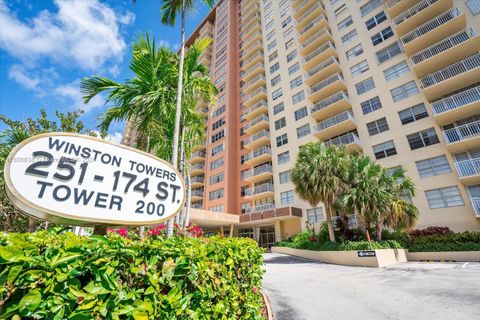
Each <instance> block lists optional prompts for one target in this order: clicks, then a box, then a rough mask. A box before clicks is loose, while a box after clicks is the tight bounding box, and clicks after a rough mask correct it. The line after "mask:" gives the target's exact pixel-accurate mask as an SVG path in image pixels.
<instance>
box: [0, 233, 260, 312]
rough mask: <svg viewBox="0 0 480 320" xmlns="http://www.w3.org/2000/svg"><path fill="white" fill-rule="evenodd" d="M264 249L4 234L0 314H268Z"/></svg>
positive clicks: (212, 241)
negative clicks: (263, 282)
mask: <svg viewBox="0 0 480 320" xmlns="http://www.w3.org/2000/svg"><path fill="white" fill-rule="evenodd" d="M262 253H263V250H262V249H260V248H259V247H258V246H257V244H256V243H255V241H253V240H251V239H244V238H220V237H212V238H209V239H205V238H192V237H172V238H170V239H162V240H160V239H146V240H145V242H140V241H136V240H130V239H126V238H123V237H120V236H118V235H115V234H111V235H109V237H108V238H106V237H101V236H92V237H90V238H87V237H80V236H76V235H74V234H73V233H65V234H62V235H57V234H49V233H47V232H41V233H36V234H0V265H1V266H2V268H1V271H0V301H3V305H2V304H0V314H3V315H2V318H10V317H12V316H13V315H19V316H20V317H22V318H49V319H120V318H121V319H148V318H151V319H186V318H189V319H220V318H222V319H260V318H261V316H260V308H261V306H262V304H263V303H262V298H261V295H260V293H259V292H258V288H260V286H261V277H262V273H263V271H262V263H263V258H262Z"/></svg>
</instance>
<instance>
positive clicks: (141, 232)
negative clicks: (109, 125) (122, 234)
mask: <svg viewBox="0 0 480 320" xmlns="http://www.w3.org/2000/svg"><path fill="white" fill-rule="evenodd" d="M145 151H146V152H147V153H150V135H147V146H146V148H145ZM139 236H140V240H143V239H144V238H145V226H141V227H140V230H139Z"/></svg>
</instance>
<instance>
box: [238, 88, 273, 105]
mask: <svg viewBox="0 0 480 320" xmlns="http://www.w3.org/2000/svg"><path fill="white" fill-rule="evenodd" d="M266 98H267V89H265V86H262V87H259V88H257V89H255V90H253V91H252V92H251V93H249V94H248V95H247V96H246V97H245V99H244V100H243V104H244V105H245V106H246V107H250V106H253V105H254V104H255V103H257V102H258V101H260V100H262V99H266Z"/></svg>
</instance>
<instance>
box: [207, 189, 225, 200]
mask: <svg viewBox="0 0 480 320" xmlns="http://www.w3.org/2000/svg"><path fill="white" fill-rule="evenodd" d="M220 198H223V188H221V189H217V190H213V191H210V192H209V193H208V199H209V200H215V199H220Z"/></svg>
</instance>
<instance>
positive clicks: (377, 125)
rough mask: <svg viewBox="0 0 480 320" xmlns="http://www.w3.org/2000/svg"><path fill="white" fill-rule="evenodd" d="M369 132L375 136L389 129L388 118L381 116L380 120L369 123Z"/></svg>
mask: <svg viewBox="0 0 480 320" xmlns="http://www.w3.org/2000/svg"><path fill="white" fill-rule="evenodd" d="M367 129H368V134H369V135H370V136H374V135H376V134H379V133H381V132H384V131H388V129H389V128H388V122H387V119H386V118H380V119H378V120H375V121H372V122H369V123H367Z"/></svg>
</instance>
